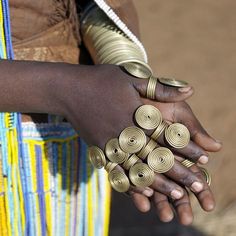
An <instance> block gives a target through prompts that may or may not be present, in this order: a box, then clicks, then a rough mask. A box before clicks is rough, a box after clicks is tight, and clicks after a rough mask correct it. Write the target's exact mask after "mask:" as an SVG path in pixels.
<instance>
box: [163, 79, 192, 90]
mask: <svg viewBox="0 0 236 236" xmlns="http://www.w3.org/2000/svg"><path fill="white" fill-rule="evenodd" d="M158 80H159V82H160V83H161V84H164V85H168V86H172V87H178V88H184V87H187V86H188V83H187V82H186V81H183V80H177V79H173V78H158Z"/></svg>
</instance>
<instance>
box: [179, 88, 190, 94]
mask: <svg viewBox="0 0 236 236" xmlns="http://www.w3.org/2000/svg"><path fill="white" fill-rule="evenodd" d="M191 89H192V88H191V87H185V88H179V89H178V91H179V92H181V93H187V92H189V91H190V90H191Z"/></svg>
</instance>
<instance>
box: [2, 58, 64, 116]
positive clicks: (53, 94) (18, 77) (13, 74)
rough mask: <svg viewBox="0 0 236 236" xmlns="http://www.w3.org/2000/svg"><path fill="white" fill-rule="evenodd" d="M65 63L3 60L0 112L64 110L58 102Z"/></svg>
mask: <svg viewBox="0 0 236 236" xmlns="http://www.w3.org/2000/svg"><path fill="white" fill-rule="evenodd" d="M65 67H66V64H63V63H45V62H32V61H7V60H1V61H0V72H1V76H0V111H1V112H33V113H54V114H58V113H61V108H60V105H59V104H58V102H57V100H58V99H57V96H58V95H57V90H58V83H60V82H61V80H62V78H63V76H64V73H65V72H63V68H65Z"/></svg>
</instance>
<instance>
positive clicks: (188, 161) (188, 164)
mask: <svg viewBox="0 0 236 236" xmlns="http://www.w3.org/2000/svg"><path fill="white" fill-rule="evenodd" d="M181 164H182V165H183V166H185V167H187V168H190V167H191V166H193V165H195V163H194V162H192V161H190V160H188V159H185V160H183V161H182V162H181Z"/></svg>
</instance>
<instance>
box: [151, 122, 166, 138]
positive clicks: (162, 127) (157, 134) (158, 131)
mask: <svg viewBox="0 0 236 236" xmlns="http://www.w3.org/2000/svg"><path fill="white" fill-rule="evenodd" d="M168 126H169V124H168V123H166V122H165V121H164V120H163V121H162V123H161V124H160V125H159V126H158V127H157V128H156V129H155V130H154V132H153V133H152V135H151V138H152V139H153V140H155V141H157V140H158V138H159V137H160V136H161V134H162V133H163V132H164V130H165V129H166V128H167V127H168Z"/></svg>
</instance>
